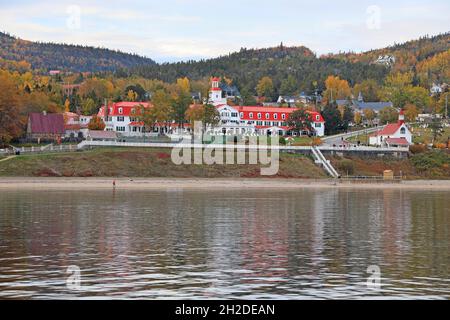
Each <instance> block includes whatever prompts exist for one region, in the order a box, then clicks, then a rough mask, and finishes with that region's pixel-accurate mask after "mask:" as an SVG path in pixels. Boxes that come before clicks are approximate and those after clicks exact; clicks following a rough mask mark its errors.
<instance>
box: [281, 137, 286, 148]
mask: <svg viewBox="0 0 450 320" xmlns="http://www.w3.org/2000/svg"><path fill="white" fill-rule="evenodd" d="M279 143H280V145H281V146H285V145H286V139H285V138H283V137H280V139H279Z"/></svg>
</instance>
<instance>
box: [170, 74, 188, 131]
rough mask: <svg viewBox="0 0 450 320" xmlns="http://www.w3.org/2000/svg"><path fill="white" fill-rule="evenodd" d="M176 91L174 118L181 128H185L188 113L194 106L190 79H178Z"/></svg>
mask: <svg viewBox="0 0 450 320" xmlns="http://www.w3.org/2000/svg"><path fill="white" fill-rule="evenodd" d="M175 91H176V92H175V94H174V96H175V98H174V100H173V102H172V118H173V119H174V120H175V122H176V123H177V124H178V125H179V126H180V127H183V126H184V122H185V120H186V118H185V117H186V111H187V110H188V108H189V106H190V105H191V104H192V96H191V94H190V82H189V79H188V78H181V79H178V80H177V84H176V87H175Z"/></svg>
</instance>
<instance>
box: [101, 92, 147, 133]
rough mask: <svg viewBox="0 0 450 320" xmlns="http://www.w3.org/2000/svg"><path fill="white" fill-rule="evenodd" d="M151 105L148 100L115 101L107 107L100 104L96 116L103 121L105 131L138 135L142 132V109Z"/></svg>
mask: <svg viewBox="0 0 450 320" xmlns="http://www.w3.org/2000/svg"><path fill="white" fill-rule="evenodd" d="M151 107H152V105H151V104H150V103H148V102H126V101H124V102H117V103H113V104H110V105H109V106H108V107H107V108H105V106H102V107H101V108H100V110H99V112H98V117H100V118H102V119H103V121H104V122H105V124H106V127H105V131H115V132H117V133H120V134H122V135H124V136H140V135H143V134H144V123H143V122H142V120H141V119H140V116H141V115H142V110H143V109H146V108H151Z"/></svg>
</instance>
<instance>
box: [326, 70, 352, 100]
mask: <svg viewBox="0 0 450 320" xmlns="http://www.w3.org/2000/svg"><path fill="white" fill-rule="evenodd" d="M325 87H326V90H325V91H324V93H323V102H324V103H325V104H329V103H332V102H334V101H336V100H338V99H341V100H344V99H349V98H350V97H351V95H352V91H351V89H350V85H349V84H348V82H347V80H344V79H341V78H339V77H338V76H329V77H328V78H327V79H326V80H325Z"/></svg>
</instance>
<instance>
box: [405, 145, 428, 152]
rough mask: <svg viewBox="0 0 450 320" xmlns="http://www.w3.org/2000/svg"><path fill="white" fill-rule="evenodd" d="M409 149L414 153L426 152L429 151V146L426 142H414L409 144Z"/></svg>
mask: <svg viewBox="0 0 450 320" xmlns="http://www.w3.org/2000/svg"><path fill="white" fill-rule="evenodd" d="M409 151H410V152H411V153H413V154H418V153H424V152H425V151H427V146H426V145H424V144H412V145H410V146H409Z"/></svg>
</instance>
